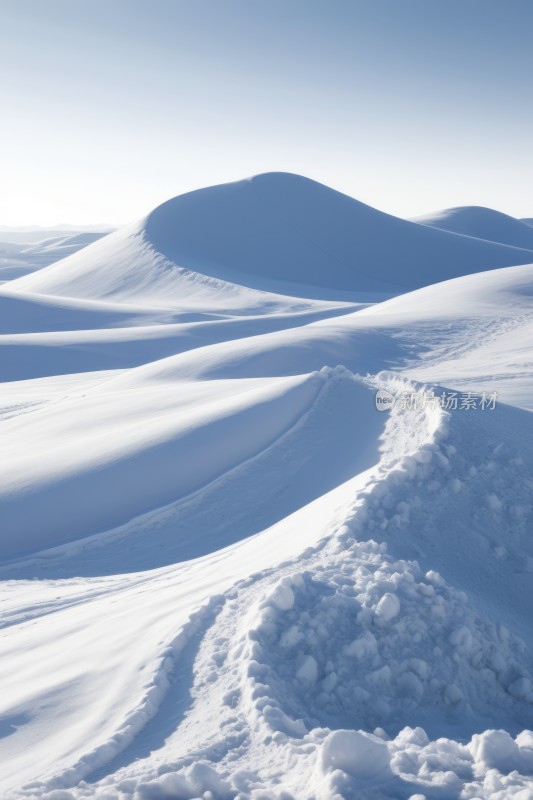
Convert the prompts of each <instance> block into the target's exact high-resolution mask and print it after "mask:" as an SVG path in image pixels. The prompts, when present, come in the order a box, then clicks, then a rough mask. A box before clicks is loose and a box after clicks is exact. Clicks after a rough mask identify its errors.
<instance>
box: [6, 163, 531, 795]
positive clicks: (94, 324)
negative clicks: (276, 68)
mask: <svg viewBox="0 0 533 800" xmlns="http://www.w3.org/2000/svg"><path fill="white" fill-rule="evenodd" d="M493 235H494V236H496V234H493ZM498 235H500V234H498ZM514 259H518V261H515V260H514ZM521 261H525V263H523V264H521V265H518V266H516V265H514V264H516V263H519V262H521ZM527 261H533V253H529V252H528V251H526V250H523V249H522V250H519V249H516V248H513V247H509V246H506V245H501V244H496V243H493V242H490V241H487V240H485V241H482V240H480V239H476V238H472V237H469V236H464V235H462V234H461V235H459V234H458V233H447V232H443V231H439V230H434V229H433V228H432V227H431V226H428V225H421V224H417V223H412V222H404V221H402V220H398V219H395V218H394V217H389V216H388V215H385V214H381V212H378V211H375V210H373V209H369V208H368V207H367V206H363V205H362V204H360V203H357V202H356V201H354V200H351V199H350V198H347V197H345V196H343V195H340V194H338V193H336V192H333V191H332V190H329V189H326V188H325V187H322V186H320V185H319V184H316V183H313V182H312V181H307V180H306V179H302V178H298V177H297V176H287V175H266V176H259V177H258V178H255V179H252V180H251V181H242V182H239V183H236V184H230V185H228V186H223V187H215V188H211V189H206V190H202V191H199V192H195V193H192V194H190V195H185V196H183V197H180V198H176V199H175V200H172V201H170V202H169V203H166V204H164V205H163V206H161V207H160V208H158V209H156V210H155V211H154V212H153V213H152V214H151V215H149V216H148V218H147V219H145V220H143V221H142V222H141V223H139V224H136V225H133V226H129V227H128V228H126V229H123V230H121V231H117V232H116V233H113V234H110V235H108V236H106V237H105V238H103V239H102V240H100V241H98V242H95V243H94V244H90V245H88V246H87V247H85V248H84V249H83V250H80V251H79V252H78V253H75V254H73V255H71V256H69V257H68V258H65V259H62V260H60V261H58V262H57V263H56V264H54V265H52V266H49V267H45V268H44V269H42V270H40V271H39V272H35V273H34V274H32V275H28V276H26V277H23V278H20V279H17V280H14V281H11V282H10V283H6V284H5V285H4V286H3V287H2V288H1V290H0V312H1V313H0V323H1V328H0V380H1V381H2V382H1V392H0V426H1V434H2V435H1V442H2V445H1V446H2V453H3V458H2V459H1V460H0V520H1V526H2V527H1V533H2V535H1V536H0V626H1V628H2V635H1V637H0V685H1V686H2V692H1V693H0V763H1V765H2V767H1V770H0V796H1V798H2V800H82V799H83V798H90V799H91V800H171V798H172V800H193V799H195V798H203V800H260V799H261V800H333V798H335V799H336V800H340V799H341V798H344V799H345V800H355V799H356V798H361V800H362V799H363V798H365V800H409V798H410V799H411V800H421V798H426V800H448V799H450V800H451V798H460V799H461V800H474V799H475V798H478V799H479V800H513V799H514V800H529V797H530V796H531V792H532V791H533V732H532V731H533V629H532V626H531V615H532V611H533V581H532V580H531V576H532V573H533V539H532V537H531V532H532V530H533V502H532V496H533V495H532V492H533V479H532V476H533V417H532V411H533V347H532V346H531V342H532V339H533V264H530V263H527ZM498 267H503V268H498ZM467 273H468V274H467ZM422 284H430V285H422ZM298 286H299V287H300V289H301V291H300V294H299V293H298ZM401 288H409V289H411V291H408V292H405V293H400V291H401ZM372 294H373V295H374V296H375V297H376V296H379V297H380V298H382V299H381V300H380V302H375V303H373V304H372V303H370V300H369V298H370V296H371V295H372ZM391 295H395V296H393V297H391ZM383 298H386V299H383ZM363 301H365V302H363ZM377 392H380V393H381V395H380V396H385V397H388V398H389V401H390V402H391V405H390V408H389V410H388V411H382V412H380V411H378V410H377V408H376V404H377V399H376V393H377ZM454 396H455V404H454V401H453V398H454ZM491 398H492V399H491Z"/></svg>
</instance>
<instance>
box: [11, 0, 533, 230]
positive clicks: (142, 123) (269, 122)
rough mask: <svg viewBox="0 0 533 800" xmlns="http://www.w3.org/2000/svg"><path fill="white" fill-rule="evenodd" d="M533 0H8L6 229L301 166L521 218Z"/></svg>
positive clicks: (527, 161) (418, 207)
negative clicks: (478, 206) (7, 226)
mask: <svg viewBox="0 0 533 800" xmlns="http://www.w3.org/2000/svg"><path fill="white" fill-rule="evenodd" d="M532 33H533V2H532V1H531V0H506V2H502V1H501V0H172V1H171V0H0V103H1V105H0V110H1V114H2V123H1V125H0V155H1V175H0V177H1V182H2V192H1V196H0V224H4V225H8V224H10V225H17V224H33V223H36V224H45V225H47V224H55V223H57V222H69V223H74V224H76V223H90V222H96V221H105V222H111V223H120V222H124V221H127V220H128V219H133V218H136V217H138V216H141V215H142V214H144V213H146V212H147V211H148V210H150V209H151V208H152V207H153V206H155V205H157V204H158V203H160V202H162V201H163V200H165V199H167V198H168V197H171V196H173V195H176V194H179V193H181V192H183V191H187V190H189V189H193V188H197V187H200V186H204V185H208V184H212V183H220V182H222V181H226V180H236V179H239V178H242V177H245V176H247V175H251V174H255V173H258V172H264V171H268V170H287V171H292V172H300V173H302V174H305V175H307V176H308V177H312V178H315V179H317V180H320V181H323V182H324V183H328V184H329V185H332V186H334V187H336V188H338V189H341V190H342V191H345V192H347V193H349V194H352V195H353V196H355V197H357V198H358V199H360V200H362V201H364V202H367V203H370V204H372V205H375V206H377V207H378V208H381V209H383V210H385V211H389V212H391V213H395V214H399V215H402V216H409V215H414V214H421V213H424V212H427V211H432V210H435V209H438V208H443V207H446V206H451V205H467V204H479V205H488V206H492V207H495V208H499V209H500V210H502V211H506V212H508V213H511V214H515V215H517V216H533V188H532V187H533V158H532V144H531V142H532V141H533V102H532V99H533V98H532V93H533V48H532V46H531V40H532Z"/></svg>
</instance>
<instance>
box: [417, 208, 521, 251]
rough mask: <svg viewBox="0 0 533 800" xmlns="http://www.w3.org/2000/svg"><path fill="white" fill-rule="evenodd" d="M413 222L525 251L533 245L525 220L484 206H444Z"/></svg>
mask: <svg viewBox="0 0 533 800" xmlns="http://www.w3.org/2000/svg"><path fill="white" fill-rule="evenodd" d="M413 221H414V222H419V223H421V224H423V225H429V226H430V227H432V228H438V229H439V230H443V231H449V232H450V233H459V234H462V235H464V236H474V237H476V238H477V239H485V240H487V241H490V242H499V243H500V244H508V245H512V246H513V247H523V248H525V249H526V250H531V249H532V248H533V233H532V231H531V228H530V226H529V225H528V224H527V220H520V219H516V218H515V217H510V216H509V215H508V214H502V212H501V211H495V210H494V209H492V208H484V207H483V206H461V207H459V208H447V209H444V210H443V211H437V212H436V213H434V214H428V215H425V216H423V217H417V218H416V219H415V220H413Z"/></svg>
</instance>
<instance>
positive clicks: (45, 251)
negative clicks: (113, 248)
mask: <svg viewBox="0 0 533 800" xmlns="http://www.w3.org/2000/svg"><path fill="white" fill-rule="evenodd" d="M53 233H54V235H53V236H47V237H46V238H45V236H44V232H41V231H39V232H36V231H28V232H18V233H10V232H5V234H4V231H2V229H1V228H0V282H1V281H12V280H14V279H15V278H20V277H22V276H23V275H27V274H28V273H30V272H34V271H35V270H38V269H42V268H43V267H46V266H48V265H49V264H53V263H54V262H55V261H58V260H59V259H60V258H65V257H66V256H69V255H72V253H76V252H77V251H78V250H81V248H82V247H86V246H87V245H88V244H92V242H96V241H97V240H98V239H101V238H102V237H103V236H106V234H107V231H81V232H77V233H66V232H64V231H54V232H53ZM32 234H33V235H32ZM4 235H5V236H6V237H7V238H6V239H3V237H4ZM39 236H42V238H38V241H36V242H35V241H34V237H39ZM19 239H20V241H18V240H19Z"/></svg>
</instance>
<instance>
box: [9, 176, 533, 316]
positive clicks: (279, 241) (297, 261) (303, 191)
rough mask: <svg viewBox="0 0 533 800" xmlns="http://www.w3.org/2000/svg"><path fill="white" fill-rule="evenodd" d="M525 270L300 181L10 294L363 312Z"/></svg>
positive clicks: (235, 191)
mask: <svg viewBox="0 0 533 800" xmlns="http://www.w3.org/2000/svg"><path fill="white" fill-rule="evenodd" d="M532 247H533V245H532ZM532 260H533V250H531V251H530V250H523V249H519V248H516V247H509V246H507V245H501V244H495V243H488V242H485V241H479V240H477V239H473V238H469V237H463V236H457V235H455V234H450V233H447V232H443V231H437V230H433V229H430V228H428V227H427V226H422V225H418V224H416V223H413V222H408V221H406V220H401V219H398V218H397V217H393V216H390V215H388V214H384V213H382V212H380V211H377V210H376V209H373V208H371V207H370V206H366V205H364V204H363V203H360V202H358V201H357V200H354V199H353V198H351V197H347V196H346V195H343V194H341V193H339V192H336V191H334V190H332V189H329V188H327V187H326V186H323V185H321V184H319V183H316V182H315V181H311V180H309V179H307V178H303V177H301V176H299V175H291V174H287V173H267V174H265V175H258V176H256V177H254V178H251V179H249V180H245V181H239V182H237V183H231V184H224V185H222V186H213V187H210V188H208V189H201V190H199V191H196V192H191V193H189V194H185V195H181V196H179V197H176V198H174V199H173V200H169V201H168V202H167V203H163V205H161V206H159V207H158V208H156V209H155V210H154V211H152V213H151V214H149V215H148V217H147V218H146V219H145V220H143V221H141V222H140V223H139V224H137V225H133V226H131V227H129V228H126V229H123V230H121V231H118V232H116V233H114V234H111V235H110V236H108V237H106V238H105V240H104V241H102V242H100V243H98V242H97V243H96V244H94V245H92V246H90V248H89V250H85V251H83V252H82V253H78V254H75V255H74V256H71V257H70V258H67V259H64V260H62V261H60V262H58V263H57V264H55V265H53V266H51V267H49V268H48V269H46V270H44V271H40V272H39V274H35V275H30V276H27V277H25V278H21V279H20V280H18V281H15V282H14V283H13V284H12V286H11V289H12V290H14V291H25V292H41V293H44V294H55V295H61V296H70V297H81V298H84V299H106V300H124V299H126V300H128V301H130V302H132V301H134V300H138V301H141V302H143V303H147V304H148V303H152V304H154V303H155V304H162V303H165V304H167V305H171V304H172V303H173V302H177V301H180V300H181V299H182V298H183V295H184V294H185V295H189V294H192V293H194V294H196V295H199V296H200V297H202V296H203V294H204V293H205V292H206V291H209V290H210V289H211V290H212V289H213V288H215V287H216V288H218V290H219V292H221V293H222V292H224V293H229V294H232V293H233V294H234V293H235V292H236V289H235V284H239V285H244V286H247V287H251V288H255V289H262V290H267V291H273V292H276V293H280V292H281V293H286V294H296V295H300V296H306V297H320V298H335V297H337V298H338V297H339V296H342V293H344V295H346V293H350V296H351V297H352V299H354V295H357V299H363V300H364V299H366V298H367V297H368V296H370V295H374V296H375V295H383V294H389V295H390V294H398V293H399V292H401V291H405V290H407V289H413V288H416V287H419V286H424V285H427V284H429V283H435V282H437V281H441V280H446V279H448V278H452V277H456V276H459V275H464V274H468V273H472V272H478V271H480V270H486V269H491V268H495V267H504V266H511V265H514V264H527V263H529V262H530V261H532ZM241 292H242V289H241ZM339 293H341V295H339Z"/></svg>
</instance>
